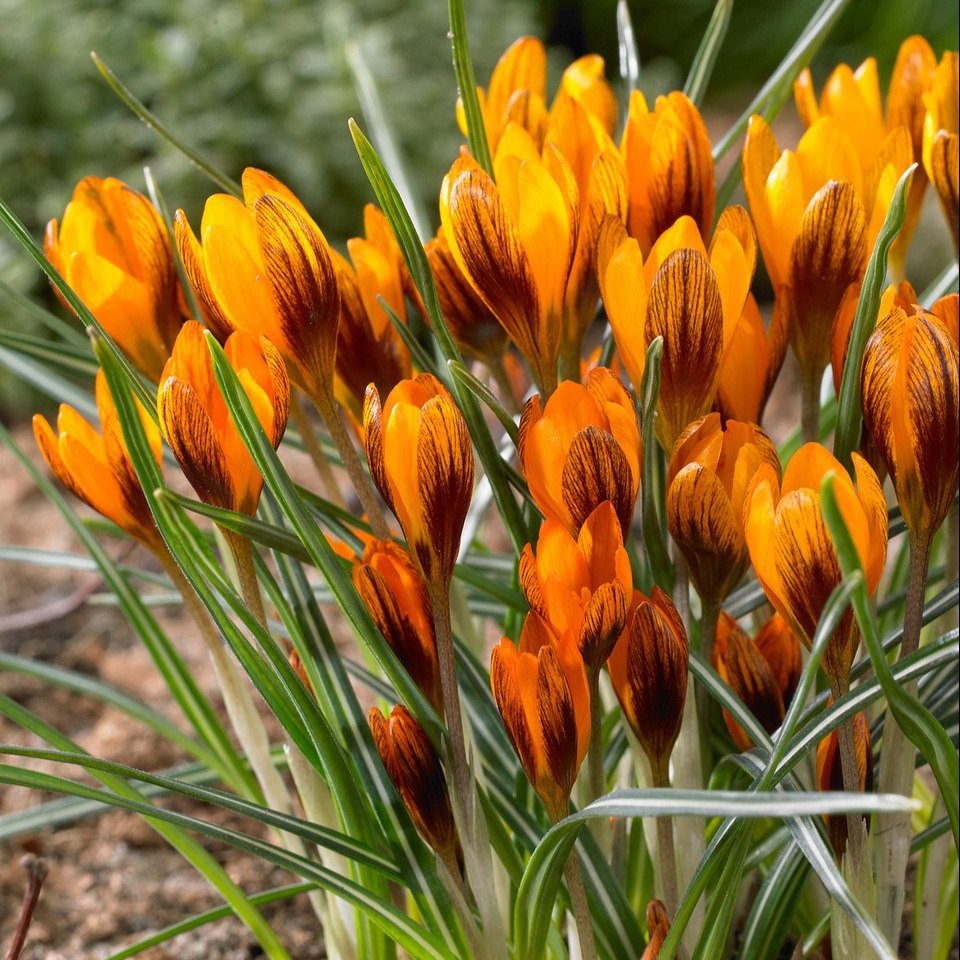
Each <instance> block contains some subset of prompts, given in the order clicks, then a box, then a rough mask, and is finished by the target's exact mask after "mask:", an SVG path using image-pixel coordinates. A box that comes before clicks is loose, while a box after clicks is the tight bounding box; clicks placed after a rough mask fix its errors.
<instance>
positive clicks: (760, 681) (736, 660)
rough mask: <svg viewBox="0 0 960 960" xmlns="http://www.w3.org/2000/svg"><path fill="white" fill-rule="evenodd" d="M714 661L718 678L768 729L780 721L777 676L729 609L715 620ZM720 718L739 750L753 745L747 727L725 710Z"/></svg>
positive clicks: (773, 727)
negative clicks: (730, 613)
mask: <svg viewBox="0 0 960 960" xmlns="http://www.w3.org/2000/svg"><path fill="white" fill-rule="evenodd" d="M713 661H714V666H715V667H716V670H717V673H719V674H720V679H721V680H723V682H724V683H726V684H727V685H728V686H729V687H730V688H731V689H732V690H733V692H734V693H735V694H736V695H737V696H738V697H739V698H740V699H741V700H742V701H743V702H744V703H745V704H746V706H747V707H748V708H749V710H750V712H751V713H752V714H753V715H754V716H755V717H756V718H757V720H758V722H759V723H760V726H761V727H763V729H764V730H766V731H767V733H773V732H774V731H775V730H776V729H777V728H778V727H779V726H780V725H781V724H782V723H783V717H784V713H785V704H784V702H783V695H782V694H781V692H780V687H779V685H778V683H777V677H776V674H775V673H774V671H773V670H772V669H771V666H770V664H769V663H767V661H766V659H764V656H763V654H762V652H761V651H760V649H759V647H758V646H757V645H756V644H755V643H754V642H753V641H752V640H751V639H750V637H748V636H747V634H746V633H745V632H744V630H743V628H742V627H741V626H740V625H739V624H738V623H737V621H736V620H734V619H733V617H731V616H730V615H729V614H728V613H725V612H724V613H721V614H720V619H719V621H718V622H717V640H716V645H715V646H714V648H713ZM723 721H724V723H725V724H726V725H727V730H729V731H730V736H731V737H733V742H734V743H735V744H736V745H737V747H738V748H739V749H740V750H749V749H750V748H751V747H752V746H754V743H753V741H752V740H751V739H750V737H749V735H748V734H747V732H746V730H744V729H743V727H741V726H740V724H739V723H737V721H736V720H734V719H733V717H732V716H731V715H730V713H729V712H728V711H727V710H724V711H723Z"/></svg>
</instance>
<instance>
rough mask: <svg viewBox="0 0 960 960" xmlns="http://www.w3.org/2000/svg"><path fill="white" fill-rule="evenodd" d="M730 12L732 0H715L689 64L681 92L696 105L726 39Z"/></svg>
mask: <svg viewBox="0 0 960 960" xmlns="http://www.w3.org/2000/svg"><path fill="white" fill-rule="evenodd" d="M732 13H733V0H717V5H716V6H715V7H714V8H713V15H712V16H711V17H710V22H709V23H708V24H707V29H706V31H705V32H704V34H703V39H702V40H701V41H700V46H699V48H698V49H697V53H696V56H695V57H694V58H693V63H692V64H691V66H690V73H689V74H687V82H686V83H685V84H684V85H683V92H684V93H685V94H686V95H687V96H688V97H689V98H690V99H691V100H692V101H693V102H694V103H695V104H697V105H698V106H699V104H700V103H701V101H702V100H703V95H704V94H705V93H706V92H707V85H708V84H709V83H710V77H711V76H713V68H714V67H715V66H716V63H717V57H718V56H719V54H720V48H721V47H722V46H723V41H724V40H725V39H726V36H727V30H728V28H729V27H730V16H731V14H732Z"/></svg>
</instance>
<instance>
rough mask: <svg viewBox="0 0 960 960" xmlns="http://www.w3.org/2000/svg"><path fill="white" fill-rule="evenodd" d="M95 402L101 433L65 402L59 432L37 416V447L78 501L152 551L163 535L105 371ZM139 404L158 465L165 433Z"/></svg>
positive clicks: (60, 417)
mask: <svg viewBox="0 0 960 960" xmlns="http://www.w3.org/2000/svg"><path fill="white" fill-rule="evenodd" d="M96 400H97V413H98V414H99V417H100V430H101V433H97V431H96V430H95V429H94V428H93V427H92V426H91V425H90V424H89V423H87V421H86V420H84V419H83V417H81V416H80V414H79V413H77V411H76V410H74V409H73V407H71V406H69V405H68V404H66V403H62V404H61V405H60V413H59V415H58V416H57V432H56V433H54V431H53V428H52V427H51V426H50V424H49V423H48V422H47V420H46V418H45V417H42V416H41V415H40V414H39V413H38V414H36V415H35V416H34V418H33V434H34V436H35V437H36V440H37V446H38V447H39V448H40V452H41V453H42V454H43V459H44V460H46V461H47V464H48V465H49V467H50V469H51V470H52V471H53V472H54V473H55V474H56V475H57V478H58V479H59V480H60V482H61V483H62V484H63V485H64V486H65V487H66V488H67V489H68V490H69V491H70V492H71V493H72V494H73V495H74V496H76V497H79V498H80V499H81V500H82V501H83V502H84V503H86V504H87V505H88V506H91V507H93V509H94V510H96V511H97V512H98V513H102V514H103V515H104V516H105V517H106V518H107V519H108V520H112V521H113V522H114V523H115V524H116V525H117V526H118V527H121V528H122V529H123V530H125V531H126V532H127V533H128V534H130V536H131V537H134V538H136V539H137V540H139V541H141V543H144V544H146V545H147V546H148V547H151V548H153V547H155V546H158V545H159V544H160V542H161V541H160V534H159V531H158V530H157V526H156V523H155V522H154V519H153V515H152V514H151V512H150V507H149V505H148V504H147V498H146V497H145V496H144V493H143V488H142V487H141V486H140V481H139V480H138V479H137V474H136V471H135V470H134V469H133V464H132V463H131V461H130V455H129V454H128V453H127V446H126V443H124V440H123V433H122V431H121V429H120V419H119V417H118V416H117V408H116V406H114V403H113V398H112V397H111V396H110V388H109V387H108V386H107V380H106V377H105V376H104V374H103V371H102V370H98V371H97V381H96ZM136 403H137V407H138V409H139V411H140V420H141V422H142V423H143V428H144V431H145V432H146V435H147V440H148V441H149V443H150V448H151V450H152V451H153V455H154V457H156V460H157V463H158V464H159V463H160V462H161V458H162V450H161V440H160V431H159V430H158V429H157V425H156V424H155V423H154V422H153V420H151V419H150V417H149V415H148V414H147V412H146V410H144V409H143V408H142V407H141V406H140V403H139V401H136Z"/></svg>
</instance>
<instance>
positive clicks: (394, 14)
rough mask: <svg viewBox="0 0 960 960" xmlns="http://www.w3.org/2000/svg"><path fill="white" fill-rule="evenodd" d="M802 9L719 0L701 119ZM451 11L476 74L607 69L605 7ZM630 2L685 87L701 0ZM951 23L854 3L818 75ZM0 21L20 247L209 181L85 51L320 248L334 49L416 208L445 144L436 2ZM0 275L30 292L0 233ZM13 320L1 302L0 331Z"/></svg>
mask: <svg viewBox="0 0 960 960" xmlns="http://www.w3.org/2000/svg"><path fill="white" fill-rule="evenodd" d="M817 6H818V3H817V0H797V2H793V3H789V4H782V3H772V2H770V0H736V4H735V7H734V12H733V18H732V21H731V27H730V32H729V34H728V36H727V39H726V42H725V44H724V47H723V50H722V51H721V54H720V58H719V61H718V64H717V70H716V73H715V76H714V81H713V83H712V84H711V90H710V98H709V100H708V104H707V109H708V110H709V109H710V108H711V107H713V108H716V109H726V108H730V109H733V108H735V107H738V106H742V104H743V103H744V102H745V101H746V99H747V97H748V96H749V94H751V93H752V92H755V90H756V88H757V87H758V86H759V84H760V83H762V82H763V80H764V79H765V78H766V76H767V75H768V74H769V72H770V71H771V70H772V69H773V67H774V66H775V65H776V63H777V62H778V61H779V60H780V58H781V57H782V55H783V53H784V51H786V49H787V48H788V47H789V46H790V44H791V43H792V41H793V39H794V38H795V37H796V36H797V34H798V33H799V31H800V29H801V28H802V26H803V24H805V23H806V21H807V20H808V19H809V17H810V15H811V14H812V12H813V11H814V10H815V9H816V7H817ZM466 7H467V17H468V24H469V28H470V40H471V44H472V48H473V55H474V60H475V63H476V67H477V75H478V78H479V79H480V81H481V82H485V79H486V77H487V76H488V75H489V71H490V69H491V67H492V66H493V64H494V63H495V62H496V59H497V57H498V56H499V55H500V53H501V52H502V50H503V49H504V48H505V47H506V46H507V45H508V44H509V43H510V42H511V41H512V40H513V39H514V38H516V37H517V36H519V35H520V34H522V33H526V32H534V33H537V34H539V35H541V36H544V37H546V38H547V39H548V41H549V42H550V43H551V45H552V47H553V56H554V62H553V67H554V69H555V72H556V73H559V70H560V69H561V64H562V63H564V62H565V61H566V60H568V59H569V57H570V56H571V55H579V54H580V53H583V52H585V51H587V50H598V51H600V52H601V53H603V54H604V55H605V56H606V57H607V61H608V65H609V73H610V75H611V76H614V77H615V76H616V75H617V60H616V57H617V50H616V28H615V10H616V0H539V2H537V0H468V2H467V4H466ZM630 7H631V13H632V17H633V20H634V24H635V27H636V32H637V39H638V43H639V46H640V51H641V56H642V59H643V75H642V81H643V85H644V88H645V89H646V91H647V92H648V93H650V94H655V93H658V92H661V91H662V90H665V89H668V88H671V87H673V86H676V85H678V84H682V81H683V77H684V75H685V73H686V70H687V68H688V66H689V64H690V61H691V60H692V58H693V54H694V52H695V50H696V47H697V44H698V43H699V41H700V37H701V36H702V33H703V30H704V28H705V26H706V23H707V20H708V19H709V16H710V12H711V10H712V7H713V0H670V2H667V3H665V2H661V0H657V2H654V0H631V4H630ZM957 23H958V16H957V7H956V5H955V4H954V3H953V2H952V0H918V2H915V3H911V4H903V3H901V2H899V0H879V2H874V0H853V2H852V3H851V5H850V8H849V9H848V10H847V12H846V13H845V15H844V17H843V19H842V21H841V22H840V24H839V25H838V27H837V28H836V30H835V31H834V33H833V36H832V37H831V39H830V41H829V43H828V46H827V47H826V48H825V49H824V50H822V51H821V53H820V55H819V56H818V58H817V61H816V66H818V67H819V69H818V71H817V72H818V74H819V75H820V76H822V75H823V74H824V73H825V72H826V71H827V70H828V69H829V68H830V66H831V65H832V64H834V63H836V62H837V61H838V60H847V61H849V62H851V63H859V62H860V60H862V59H863V58H864V57H865V56H868V55H870V54H875V55H876V56H878V58H879V60H880V63H881V70H882V73H883V74H884V75H886V74H888V73H889V70H890V68H891V67H892V63H893V58H894V57H895V55H896V49H897V46H898V45H899V43H900V41H901V40H902V39H903V38H904V37H905V36H906V35H907V34H908V33H910V32H922V33H924V34H925V35H926V36H927V37H928V38H929V39H930V41H931V43H932V44H933V46H934V49H935V50H936V51H937V52H938V53H939V52H940V51H941V50H942V49H944V48H945V47H946V46H948V45H949V46H953V47H956V45H957ZM0 24H2V28H0V66H2V70H0V195H2V196H4V197H5V198H7V199H8V200H9V201H10V202H11V203H12V205H13V207H14V209H15V210H16V211H17V213H18V215H19V216H20V217H21V218H22V219H23V220H24V221H25V222H26V223H27V225H28V226H29V227H30V229H31V230H32V231H33V232H34V233H35V235H39V234H40V232H41V231H42V229H43V226H44V224H45V223H46V222H47V220H49V219H50V218H51V217H54V216H59V215H60V214H61V213H62V211H63V208H64V206H65V204H66V202H67V201H68V199H69V197H70V193H71V191H72V188H73V185H74V183H75V182H76V181H77V180H78V179H79V178H80V177H82V176H84V175H86V174H96V175H100V176H106V175H115V176H119V177H121V178H123V179H125V180H127V181H128V182H130V183H131V184H133V185H134V186H136V187H138V188H140V189H142V188H143V173H142V168H143V166H144V164H150V165H151V167H152V168H153V171H154V174H155V175H156V177H157V179H158V181H159V183H160V186H161V189H162V190H163V193H164V196H165V198H166V200H167V202H168V203H169V204H170V205H171V207H177V206H182V207H184V208H185V209H186V210H187V212H188V214H189V215H190V216H191V218H198V217H199V214H200V210H201V208H202V203H203V199H204V197H205V196H206V195H207V194H208V193H210V192H211V190H212V189H213V188H212V186H211V185H210V183H209V182H208V181H207V180H206V179H205V178H204V177H203V176H202V175H201V174H200V173H198V172H197V171H196V170H194V169H193V168H192V167H190V165H189V164H188V163H187V162H186V161H185V160H184V159H183V158H182V157H181V156H180V155H179V154H178V153H177V152H176V151H174V150H173V149H172V148H170V147H169V146H167V145H166V144H165V143H163V142H161V141H160V140H159V138H157V137H156V135H155V134H153V133H152V132H151V131H150V130H148V129H147V128H146V127H144V126H143V125H142V124H141V123H140V122H139V121H138V120H137V119H136V118H135V117H133V115H132V114H130V113H129V112H128V111H127V109H126V108H125V107H124V106H123V105H122V104H121V103H120V102H119V101H118V100H117V99H116V97H115V96H114V95H113V93H112V92H111V91H110V90H109V88H108V87H107V85H106V84H105V83H104V82H103V80H102V79H101V78H100V76H99V74H98V73H97V71H96V69H95V67H94V66H93V63H92V62H91V60H90V59H89V52H90V51H91V50H96V51H97V52H98V53H99V54H100V56H101V57H102V58H103V59H104V60H105V61H106V62H107V63H108V64H109V65H110V66H111V67H112V68H113V70H114V71H115V72H116V73H117V74H118V75H119V76H120V78H121V79H122V80H123V81H124V82H125V83H126V84H127V85H128V86H129V87H130V88H131V89H132V90H133V91H134V92H135V93H136V94H137V95H138V96H139V97H140V98H141V99H142V100H144V101H145V102H146V104H147V105H148V106H149V107H150V108H151V109H152V110H153V111H154V112H155V113H157V114H158V115H159V116H160V117H161V118H162V119H163V120H164V121H165V122H167V123H168V124H169V125H170V126H171V127H172V128H173V129H174V130H176V131H177V132H178V133H179V134H180V135H181V136H182V137H183V138H184V139H185V140H186V141H187V142H188V143H190V144H191V145H192V146H194V147H196V148H198V149H199V150H201V151H202V152H203V153H204V154H206V155H207V156H209V157H210V159H212V160H213V161H214V163H216V164H217V165H218V166H219V167H220V168H221V169H223V170H225V171H227V172H228V173H230V174H231V175H233V176H236V177H239V173H240V171H241V170H242V168H243V167H244V166H247V165H255V166H262V167H265V168H266V169H268V170H270V171H271V172H273V173H275V174H277V175H278V176H279V177H280V178H281V179H283V180H285V181H287V182H288V183H290V185H291V186H292V187H293V188H294V189H295V190H296V192H297V193H298V194H299V195H300V196H301V197H302V198H303V199H304V201H305V202H306V203H307V205H308V207H309V208H310V209H311V210H312V211H313V212H314V213H315V214H316V216H317V219H318V221H319V222H320V224H321V225H322V226H323V228H324V230H325V231H326V232H327V235H328V237H329V238H330V239H331V240H333V241H335V242H336V241H342V240H343V239H344V238H346V237H348V236H351V235H354V234H355V233H357V232H359V230H360V229H361V210H362V204H363V203H364V202H366V201H368V200H369V199H370V198H371V194H370V190H369V186H368V184H367V182H366V178H365V177H364V174H363V171H362V169H361V167H360V164H359V162H358V160H357V157H356V153H355V151H354V148H353V144H352V142H351V140H350V137H349V134H348V132H347V127H346V118H347V117H348V116H357V117H358V118H359V117H361V116H362V112H361V109H360V105H359V103H358V100H357V97H356V93H355V90H354V85H353V79H352V76H351V73H350V69H349V67H348V63H347V57H346V54H345V47H346V44H347V42H348V41H352V42H354V43H355V44H357V45H358V47H359V49H360V51H361V53H362V55H363V57H364V59H365V60H366V62H367V64H368V65H369V68H370V71H371V73H372V74H373V76H374V79H375V81H376V84H377V87H378V91H379V94H380V97H381V99H382V101H383V105H384V109H385V112H386V115H387V118H388V120H389V122H390V123H391V125H392V127H393V130H394V131H395V133H396V136H397V138H398V140H399V146H400V149H401V152H402V155H403V157H404V159H405V161H406V163H407V167H408V170H409V172H410V174H411V177H412V180H413V187H414V189H415V190H417V191H418V192H419V194H420V195H421V197H422V198H424V204H425V206H426V209H427V211H428V213H430V214H433V213H434V206H435V202H436V199H435V198H436V192H437V188H438V186H439V183H440V179H441V178H442V176H443V173H444V172H445V170H446V169H447V167H448V165H449V163H450V161H451V159H452V158H453V156H454V154H455V152H456V149H457V147H458V144H459V143H460V137H459V133H458V131H457V129H456V124H455V122H454V118H453V110H454V102H455V97H456V89H455V82H454V78H453V69H452V66H451V57H450V48H449V41H448V38H447V21H446V3H445V2H443V0H354V2H350V0H143V2H138V3H122V2H119V0H43V2H38V0H0ZM0 277H2V279H4V280H5V281H6V282H8V283H12V284H13V285H14V286H15V287H17V288H19V289H21V290H29V289H31V288H32V289H33V291H34V292H35V293H40V294H41V295H44V296H45V295H46V291H45V289H44V285H43V284H42V283H41V281H40V280H39V278H38V276H37V274H36V272H35V271H34V270H33V268H32V267H31V266H30V265H29V264H28V263H27V262H26V260H25V258H23V257H22V256H20V255H19V254H15V253H14V250H13V248H12V247H11V245H10V244H9V242H8V241H7V240H6V238H3V239H0ZM50 302H52V300H51V301H50ZM23 322H24V321H23V318H21V317H19V316H18V314H17V311H16V308H14V307H12V306H11V305H10V304H9V303H7V302H2V301H0V323H2V324H4V325H8V324H15V325H20V324H22V323H23ZM4 387H6V389H3V388H4ZM11 392H12V391H11V388H10V385H9V384H0V412H5V413H6V414H7V415H8V416H9V415H10V414H12V413H13V412H14V411H15V410H16V409H18V408H21V409H22V407H23V404H22V403H20V402H17V401H18V397H17V396H12V395H11Z"/></svg>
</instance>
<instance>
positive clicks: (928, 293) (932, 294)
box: [920, 260, 960, 307]
mask: <svg viewBox="0 0 960 960" xmlns="http://www.w3.org/2000/svg"><path fill="white" fill-rule="evenodd" d="M958 279H960V264H958V263H957V261H956V260H954V261H953V263H948V264H947V266H946V267H944V268H943V272H942V273H941V274H940V276H939V277H937V279H936V280H934V281H933V283H931V284H930V286H929V287H927V289H926V290H924V291H923V293H921V294H920V302H921V303H922V304H923V305H924V306H925V307H932V306H933V304H934V303H936V302H937V301H938V300H939V299H940V298H941V297H945V296H946V295H947V294H948V293H950V292H951V291H952V290H954V289H955V288H956V286H957V280H958Z"/></svg>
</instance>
